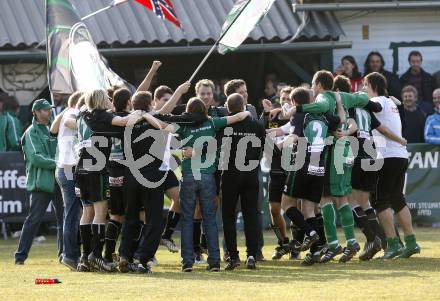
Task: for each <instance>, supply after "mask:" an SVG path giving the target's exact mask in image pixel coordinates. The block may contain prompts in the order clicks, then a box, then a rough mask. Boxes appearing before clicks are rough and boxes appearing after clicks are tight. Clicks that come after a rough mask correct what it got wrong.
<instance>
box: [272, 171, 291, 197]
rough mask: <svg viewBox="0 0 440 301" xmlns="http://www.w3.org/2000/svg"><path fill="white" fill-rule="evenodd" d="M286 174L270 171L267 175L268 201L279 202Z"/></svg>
mask: <svg viewBox="0 0 440 301" xmlns="http://www.w3.org/2000/svg"><path fill="white" fill-rule="evenodd" d="M286 179H287V175H286V174H285V173H270V175H269V202H270V203H281V198H282V196H283V190H284V185H285V184H286Z"/></svg>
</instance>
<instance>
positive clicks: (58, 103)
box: [52, 88, 114, 116]
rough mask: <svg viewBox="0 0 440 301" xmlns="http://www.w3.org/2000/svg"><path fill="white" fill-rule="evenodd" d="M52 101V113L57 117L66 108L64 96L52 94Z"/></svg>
mask: <svg viewBox="0 0 440 301" xmlns="http://www.w3.org/2000/svg"><path fill="white" fill-rule="evenodd" d="M113 89H114V88H113ZM52 101H53V112H54V115H55V116H57V115H58V114H60V113H61V112H62V111H63V110H64V109H65V108H66V105H67V102H66V101H65V99H64V95H63V94H58V93H54V94H53V96H52Z"/></svg>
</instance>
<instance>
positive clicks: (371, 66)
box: [364, 51, 401, 98]
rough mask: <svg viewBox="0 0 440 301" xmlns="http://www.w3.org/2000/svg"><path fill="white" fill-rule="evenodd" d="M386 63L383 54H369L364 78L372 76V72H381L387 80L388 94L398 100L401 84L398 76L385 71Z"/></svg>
mask: <svg viewBox="0 0 440 301" xmlns="http://www.w3.org/2000/svg"><path fill="white" fill-rule="evenodd" d="M384 66H385V61H384V59H383V56H382V54H380V52H377V51H372V52H370V53H369V54H368V56H367V59H366V60H365V65H364V68H365V72H364V76H366V75H367V74H370V73H371V72H379V73H380V74H382V75H383V76H385V78H386V80H387V86H388V94H389V95H390V96H394V97H396V98H399V97H400V96H401V95H400V89H401V86H400V82H399V78H398V77H397V75H395V74H393V73H391V72H390V71H387V70H385V69H384Z"/></svg>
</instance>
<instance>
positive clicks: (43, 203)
mask: <svg viewBox="0 0 440 301" xmlns="http://www.w3.org/2000/svg"><path fill="white" fill-rule="evenodd" d="M55 186H56V187H55V195H54V194H53V193H48V192H31V196H30V202H31V205H30V208H29V214H28V216H27V217H26V219H25V221H24V224H23V228H22V230H21V235H20V241H19V242H18V249H17V251H16V252H15V260H16V261H25V260H26V259H27V257H28V255H29V251H30V249H31V247H32V242H33V241H34V237H35V235H36V234H37V232H38V228H39V227H40V224H41V221H42V219H43V217H44V214H45V213H46V209H47V207H48V206H49V204H50V202H51V200H52V208H53V209H55V215H56V219H57V238H58V257H59V256H60V255H61V254H62V250H63V201H62V199H61V197H60V196H59V188H58V185H55Z"/></svg>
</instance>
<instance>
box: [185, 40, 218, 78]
mask: <svg viewBox="0 0 440 301" xmlns="http://www.w3.org/2000/svg"><path fill="white" fill-rule="evenodd" d="M219 41H220V39H218V40H217V41H215V43H214V45H213V46H212V47H211V49H210V50H209V51H208V53H207V54H206V55H205V57H204V58H203V60H202V61H201V62H200V64H199V66H198V67H197V69H196V70H195V71H194V72H193V74H192V75H191V77H190V78H189V80H188V81H189V82H192V81H193V79H194V77H196V75H197V73H199V71H200V69H202V67H203V65H204V64H205V63H206V61H207V60H208V58H209V57H210V56H211V54H212V53H213V52H214V50H215V49H216V48H217V44H218V42H219Z"/></svg>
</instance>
